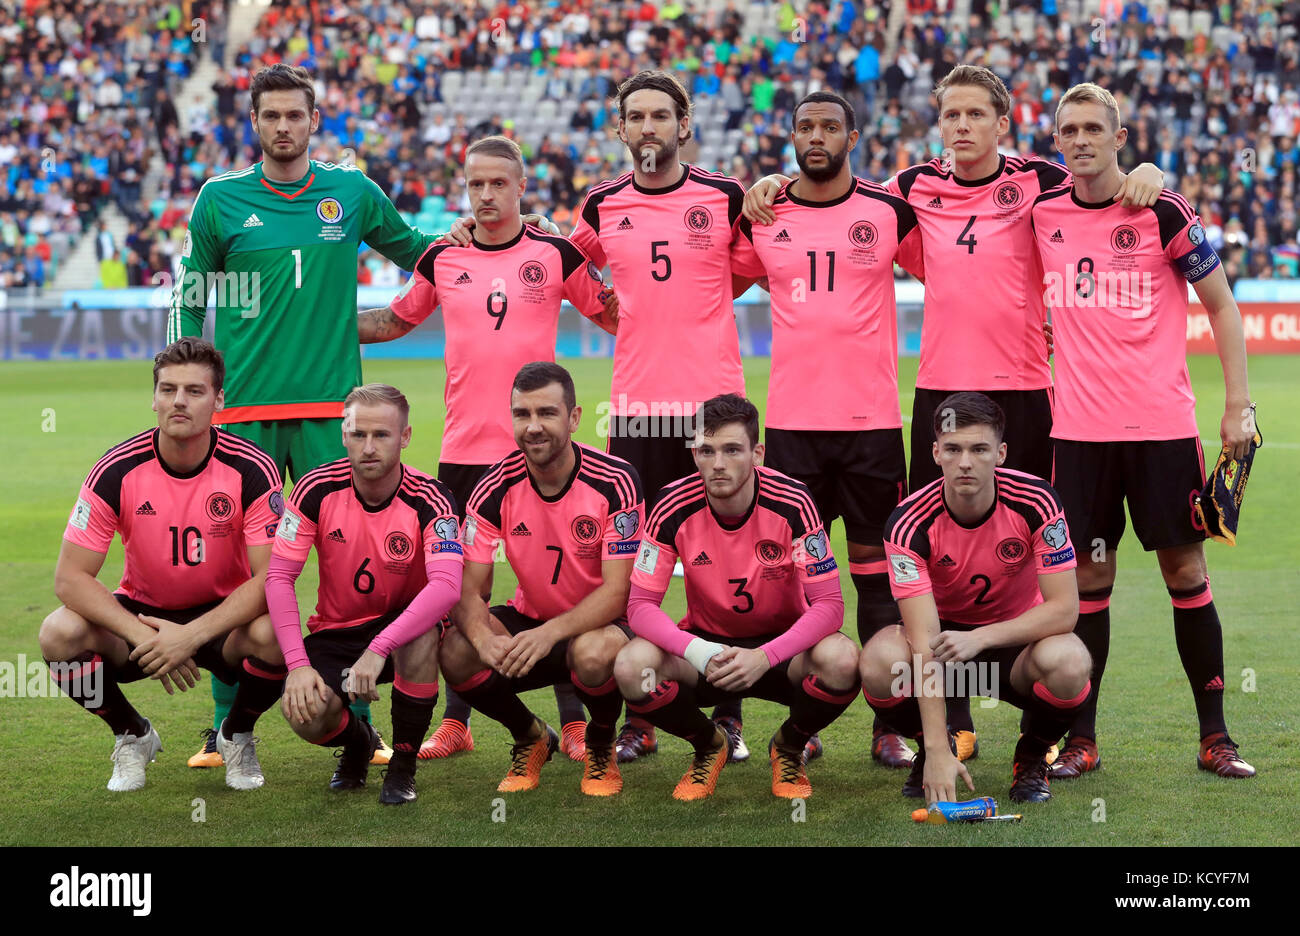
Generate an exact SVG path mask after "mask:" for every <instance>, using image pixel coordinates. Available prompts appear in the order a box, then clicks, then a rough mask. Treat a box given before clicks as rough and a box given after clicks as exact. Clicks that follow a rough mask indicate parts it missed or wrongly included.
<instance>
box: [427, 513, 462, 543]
mask: <svg viewBox="0 0 1300 936" xmlns="http://www.w3.org/2000/svg"><path fill="white" fill-rule="evenodd" d="M433 532H435V533H437V534H438V539H441V540H454V539H455V538H456V534H457V533H458V532H459V530H458V529H457V524H456V518H455V517H442V518H440V519H438V520H435V521H434V523H433Z"/></svg>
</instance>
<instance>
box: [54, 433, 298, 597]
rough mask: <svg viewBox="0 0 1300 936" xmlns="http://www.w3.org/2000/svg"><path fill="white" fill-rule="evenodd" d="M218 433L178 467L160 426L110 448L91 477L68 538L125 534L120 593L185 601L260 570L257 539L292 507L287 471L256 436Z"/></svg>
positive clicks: (265, 540)
mask: <svg viewBox="0 0 1300 936" xmlns="http://www.w3.org/2000/svg"><path fill="white" fill-rule="evenodd" d="M211 440H212V441H211V446H210V448H209V449H208V456H207V458H205V459H204V460H203V462H202V464H200V465H199V466H198V467H197V468H195V469H194V470H193V471H188V472H186V473H184V474H177V473H176V472H174V471H172V470H171V469H170V468H168V467H167V465H165V464H164V463H163V461H162V459H161V458H160V457H159V455H158V430H157V429H151V430H149V431H148V432H142V433H140V434H139V435H137V436H133V437H132V438H130V439H128V440H126V441H125V442H123V443H122V444H121V445H117V446H115V447H113V448H111V449H109V450H108V452H107V454H105V455H104V457H103V458H101V459H100V460H99V461H98V462H97V463H96V464H95V467H94V468H92V469H91V471H90V474H89V475H88V476H87V477H86V481H85V483H84V484H83V485H82V486H81V492H80V494H79V495H78V496H77V503H76V506H75V507H73V509H72V516H71V517H70V518H69V519H68V526H67V529H66V530H65V531H64V534H63V538H64V539H66V540H67V541H68V542H69V543H73V544H75V545H77V546H83V547H85V548H86V549H90V550H94V551H95V552H97V553H106V552H108V547H109V544H110V543H112V541H113V534H114V533H115V532H116V533H120V534H121V535H122V546H123V548H124V550H125V565H124V567H123V569H122V581H121V582H120V583H119V584H118V586H117V593H118V594H120V595H125V596H127V597H128V598H134V599H135V600H136V601H140V602H143V603H144V604H147V605H153V606H154V607H155V608H167V609H169V610H175V609H181V608H190V607H193V606H195V605H200V604H206V603H208V602H211V601H218V600H220V599H222V598H225V597H226V596H227V595H229V594H230V593H231V592H233V591H234V590H235V589H236V588H238V587H239V586H240V585H242V584H243V583H244V582H247V581H248V580H249V579H250V578H252V571H251V570H250V568H249V565H248V547H250V546H265V545H267V544H269V543H270V542H271V539H272V537H274V536H275V528H276V524H277V523H278V522H279V519H280V514H281V513H282V512H283V511H284V497H283V496H282V495H281V493H280V488H281V482H280V473H279V472H278V471H277V470H276V467H275V462H274V461H273V460H272V459H271V456H270V455H268V454H266V452H264V451H262V450H261V449H260V448H258V447H257V446H256V445H254V444H253V443H252V442H249V441H247V440H246V439H241V438H240V437H239V436H237V435H233V434H231V433H229V432H226V431H225V430H224V429H217V428H216V427H213V429H212V432H211Z"/></svg>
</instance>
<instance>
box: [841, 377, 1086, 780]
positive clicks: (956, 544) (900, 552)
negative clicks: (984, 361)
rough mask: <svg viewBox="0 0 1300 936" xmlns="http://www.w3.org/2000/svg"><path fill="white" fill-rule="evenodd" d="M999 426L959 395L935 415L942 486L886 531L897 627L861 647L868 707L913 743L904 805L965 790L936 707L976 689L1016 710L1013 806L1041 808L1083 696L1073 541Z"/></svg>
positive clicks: (913, 501)
mask: <svg viewBox="0 0 1300 936" xmlns="http://www.w3.org/2000/svg"><path fill="white" fill-rule="evenodd" d="M1005 419H1006V417H1005V416H1004V415H1003V413H1002V408H1001V407H1000V406H998V405H997V403H995V402H993V401H992V400H991V399H989V398H988V397H987V396H985V395H984V394H982V393H970V392H964V393H954V394H952V395H951V396H949V397H947V398H946V399H944V400H942V401H941V402H940V405H939V407H938V408H937V409H936V410H935V413H934V415H933V420H932V425H933V427H934V432H935V436H936V441H935V442H934V444H933V446H932V453H933V454H932V458H933V460H934V461H935V462H937V463H938V464H939V467H940V468H941V469H942V471H943V477H942V478H941V479H940V480H938V481H932V482H930V483H929V484H927V485H926V486H925V487H923V488H921V490H919V491H916V492H915V493H913V494H912V495H911V496H910V497H908V498H907V500H905V501H903V503H901V504H900V505H899V506H898V508H897V509H895V511H894V513H893V515H892V516H890V518H889V524H888V526H887V527H886V529H885V551H886V552H887V553H888V554H889V564H890V575H891V578H890V585H891V587H892V588H893V591H894V597H895V598H897V599H898V608H899V611H900V612H901V613H902V617H903V626H902V627H888V628H885V629H884V630H882V631H880V632H879V633H877V634H876V636H875V637H873V638H872V639H871V641H870V642H869V643H868V644H867V646H865V647H863V648H862V660H861V675H862V687H863V694H864V695H866V697H867V701H868V702H869V703H871V707H872V708H873V709H875V710H876V714H877V715H879V716H880V718H881V719H882V720H884V721H886V722H887V723H888V724H889V725H890V726H891V727H892V728H894V730H896V731H898V732H899V733H901V734H903V735H906V736H908V737H912V738H918V737H919V739H920V751H919V752H918V754H917V756H916V759H915V760H914V761H913V764H912V772H911V774H910V775H909V776H908V778H907V781H906V782H905V783H904V784H903V795H904V796H912V797H921V796H924V797H925V798H926V799H927V801H929V802H931V803H933V802H936V801H939V800H955V799H956V793H957V785H956V779H957V777H958V776H961V777H962V779H963V780H964V781H965V782H966V785H967V786H968V787H969V788H970V789H972V790H973V789H974V785H973V784H972V782H971V779H970V774H969V772H968V771H967V769H966V766H965V765H964V764H962V763H961V762H960V761H958V759H957V757H956V744H955V743H954V742H952V741H951V740H950V739H949V737H948V733H947V730H946V726H945V720H946V719H945V706H944V699H945V697H951V696H954V695H961V696H969V695H973V694H977V693H978V694H979V695H987V696H992V697H994V698H997V699H1000V700H1002V701H1005V702H1010V703H1011V704H1012V705H1014V706H1016V707H1017V708H1020V709H1022V710H1023V711H1024V719H1023V722H1022V726H1021V727H1022V730H1023V734H1022V736H1021V738H1020V741H1019V743H1018V744H1017V745H1016V750H1015V755H1014V759H1013V766H1012V781H1011V799H1012V800H1014V801H1016V802H1044V801H1046V800H1048V799H1050V798H1051V791H1050V789H1049V785H1048V765H1047V751H1048V749H1049V748H1050V747H1051V746H1052V745H1053V744H1054V743H1055V742H1056V741H1057V739H1059V738H1060V737H1061V735H1062V733H1063V732H1064V730H1065V728H1066V726H1067V725H1069V723H1070V720H1071V718H1072V717H1073V716H1074V713H1075V712H1076V711H1077V710H1078V708H1079V706H1080V705H1082V704H1083V701H1084V699H1085V698H1087V696H1088V689H1089V684H1088V669H1089V659H1088V651H1087V649H1086V648H1085V647H1084V645H1083V642H1082V641H1080V640H1079V638H1078V637H1076V636H1075V635H1074V634H1073V633H1071V631H1072V630H1073V629H1074V622H1075V619H1076V617H1077V616H1078V611H1079V595H1078V591H1077V589H1076V587H1075V581H1074V567H1075V557H1074V548H1073V546H1072V545H1071V543H1070V531H1069V528H1068V526H1067V525H1066V521H1065V515H1064V512H1063V511H1062V508H1061V502H1060V500H1059V498H1057V496H1056V492H1055V491H1053V490H1052V487H1051V485H1049V484H1048V483H1047V482H1046V481H1043V480H1042V479H1040V478H1035V477H1034V476H1033V475H1029V474H1025V473H1023V472H1019V471H1011V470H1009V469H1004V468H1001V467H999V466H1000V465H1001V464H1002V463H1003V462H1004V461H1005V460H1006V457H1007V444H1006V442H1005V441H1003V439H1002V431H1003V427H1004V425H1005ZM949 664H952V665H951V666H949ZM954 677H960V678H954Z"/></svg>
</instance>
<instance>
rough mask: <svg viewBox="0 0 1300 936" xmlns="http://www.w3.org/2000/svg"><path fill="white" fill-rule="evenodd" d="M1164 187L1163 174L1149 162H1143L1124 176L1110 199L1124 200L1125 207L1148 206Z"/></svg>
mask: <svg viewBox="0 0 1300 936" xmlns="http://www.w3.org/2000/svg"><path fill="white" fill-rule="evenodd" d="M1164 189H1165V174H1164V173H1163V172H1161V171H1160V170H1159V169H1157V168H1156V167H1155V166H1153V165H1152V164H1151V163H1143V164H1142V165H1140V166H1138V167H1137V168H1136V169H1134V170H1133V171H1132V172H1130V173H1129V174H1128V175H1126V176H1125V177H1124V182H1123V184H1122V185H1120V188H1119V191H1118V192H1116V193H1115V197H1114V198H1113V199H1112V201H1120V200H1121V199H1122V200H1123V202H1124V207H1125V208H1150V207H1151V206H1152V205H1154V204H1155V203H1156V199H1157V198H1159V197H1160V193H1161V192H1163V191H1164Z"/></svg>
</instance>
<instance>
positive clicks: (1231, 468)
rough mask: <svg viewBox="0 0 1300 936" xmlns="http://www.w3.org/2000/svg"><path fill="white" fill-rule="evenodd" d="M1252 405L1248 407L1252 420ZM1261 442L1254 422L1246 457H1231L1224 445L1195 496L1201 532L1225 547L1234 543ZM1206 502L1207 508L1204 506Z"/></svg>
mask: <svg viewBox="0 0 1300 936" xmlns="http://www.w3.org/2000/svg"><path fill="white" fill-rule="evenodd" d="M1254 416H1255V407H1254V406H1251V419H1252V420H1254ZM1263 444H1264V437H1263V435H1261V434H1260V431H1259V423H1255V437H1254V438H1253V439H1251V440H1250V446H1249V448H1248V449H1247V450H1246V457H1245V458H1241V459H1236V458H1233V457H1232V455H1231V454H1230V453H1229V449H1228V447H1227V446H1226V445H1225V446H1224V447H1223V450H1222V451H1221V452H1219V460H1218V461H1217V462H1215V464H1214V471H1212V472H1210V477H1209V479H1208V480H1207V481H1206V482H1205V487H1204V488H1203V489H1202V490H1201V493H1200V494H1198V495H1196V506H1195V508H1194V509H1195V511H1196V519H1197V520H1198V521H1199V522H1200V523H1201V525H1202V526H1203V527H1204V528H1205V535H1206V536H1208V537H1210V539H1212V540H1216V541H1217V542H1220V543H1227V544H1228V545H1229V546H1236V545H1237V524H1238V523H1239V522H1240V521H1241V502H1242V499H1243V498H1245V496H1246V482H1247V481H1248V480H1249V479H1250V467H1251V465H1252V464H1254V461H1255V450H1256V449H1257V448H1259V447H1260V446H1261V445H1263ZM1207 504H1208V505H1209V506H1208V507H1207V506H1206V505H1207Z"/></svg>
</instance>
